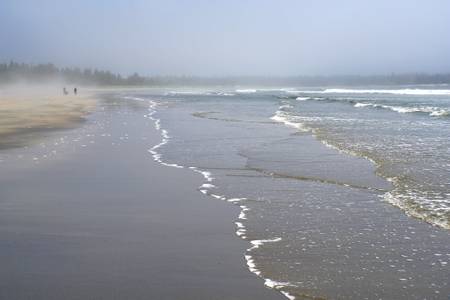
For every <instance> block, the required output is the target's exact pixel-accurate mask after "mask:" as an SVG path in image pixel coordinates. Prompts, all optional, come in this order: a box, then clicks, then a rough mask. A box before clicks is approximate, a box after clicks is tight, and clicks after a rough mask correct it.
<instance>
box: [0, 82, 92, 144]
mask: <svg viewBox="0 0 450 300" xmlns="http://www.w3.org/2000/svg"><path fill="white" fill-rule="evenodd" d="M61 91H62V90H61V89H60V88H59V87H42V86H40V87H34V88H33V87H28V88H22V87H13V88H5V87H3V88H0V149H4V148H13V147H22V146H25V145H30V144H32V143H35V142H36V141H38V140H39V139H40V138H42V136H43V135H44V133H45V132H48V131H55V130H61V129H69V128H75V127H77V126H79V125H80V123H82V122H83V121H84V120H85V117H86V115H87V114H88V113H89V112H90V111H92V110H93V109H94V107H95V99H94V97H93V95H92V94H90V93H87V92H83V93H81V94H78V95H77V96H75V95H73V94H72V95H67V96H64V95H62V92H61Z"/></svg>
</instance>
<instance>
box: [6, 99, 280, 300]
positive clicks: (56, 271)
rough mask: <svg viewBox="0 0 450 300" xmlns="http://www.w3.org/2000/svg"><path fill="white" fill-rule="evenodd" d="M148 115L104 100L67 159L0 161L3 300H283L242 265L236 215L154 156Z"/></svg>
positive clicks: (155, 138)
mask: <svg viewBox="0 0 450 300" xmlns="http://www.w3.org/2000/svg"><path fill="white" fill-rule="evenodd" d="M117 108H118V109H117ZM146 112H147V111H146V106H144V105H143V104H129V105H125V104H118V103H109V104H107V105H106V109H105V110H104V111H102V110H101V109H99V112H98V113H94V114H92V115H91V116H90V117H89V118H88V122H87V123H88V124H86V125H85V126H90V127H89V128H90V129H89V130H88V131H87V132H83V134H84V135H85V136H87V138H86V139H87V140H89V141H90V143H86V145H81V142H78V144H77V142H73V145H72V144H71V145H70V147H66V148H67V149H71V152H70V153H71V154H70V155H67V156H66V157H64V158H63V159H57V160H52V159H47V160H44V161H42V162H40V163H38V164H37V163H35V162H32V161H31V160H27V159H22V160H20V161H18V162H16V163H11V164H8V161H5V162H3V163H2V165H0V167H1V169H0V266H1V268H0V299H2V300H3V299H5V300H21V299H33V300H35V299H36V300H38V299H45V300H51V299H105V300H106V299H108V300H109V299H284V297H282V296H281V295H280V294H278V293H277V292H276V291H273V290H269V289H267V288H264V287H263V281H262V280H261V279H258V278H257V277H256V276H254V275H253V274H251V273H250V272H249V271H248V270H247V268H246V266H245V260H244V256H243V254H244V251H245V249H246V248H248V247H249V245H248V243H247V242H246V241H243V240H241V239H240V238H238V237H237V236H236V235H235V233H234V231H235V228H234V224H233V220H234V219H236V218H237V215H238V213H239V208H238V207H236V206H233V205H230V204H229V203H226V202H221V201H219V200H215V199H212V198H210V197H208V196H204V195H202V194H201V193H199V192H198V191H196V190H195V187H197V186H199V185H200V184H201V183H202V181H203V178H202V177H201V176H200V175H199V174H196V173H193V172H192V171H190V170H186V169H175V168H170V167H165V166H162V165H160V164H158V163H156V162H154V161H153V160H152V157H151V155H150V154H149V153H148V152H147V149H149V148H150V147H151V146H152V145H154V144H157V143H159V141H160V139H161V137H160V135H159V133H158V132H157V131H156V130H154V127H153V123H152V122H151V121H150V120H149V119H146V118H144V117H143V115H144V114H145V113H146ZM77 130H80V129H75V130H74V131H77ZM71 134H74V133H73V132H72V133H71ZM108 134H111V136H109V135H108ZM102 135H103V136H102ZM67 140H71V138H67ZM50 145H52V143H51V142H49V143H48V147H50ZM5 151H9V150H3V151H1V152H3V153H0V154H4V152H5ZM33 151H34V148H30V149H28V150H27V151H26V152H29V155H30V157H31V156H32V155H33ZM25 158H26V154H25Z"/></svg>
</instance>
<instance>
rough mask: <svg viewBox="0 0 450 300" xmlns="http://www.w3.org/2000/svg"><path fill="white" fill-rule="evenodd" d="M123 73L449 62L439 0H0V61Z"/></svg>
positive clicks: (305, 70)
mask: <svg viewBox="0 0 450 300" xmlns="http://www.w3.org/2000/svg"><path fill="white" fill-rule="evenodd" d="M9 60H15V61H19V62H27V63H47V62H51V63H55V64H56V65H58V66H68V67H75V66H77V67H82V68H84V67H91V68H99V69H106V70H111V71H113V72H119V73H122V74H124V75H127V74H131V73H133V72H138V73H140V74H143V75H197V76H242V75H258V76H293V75H339V74H355V75H358V74H360V75H370V74H390V73H409V72H427V73H445V72H446V73H449V72H450V1H448V0H428V1H426V0H420V1H419V0H376V1H375V0H373V1H369V0H328V1H325V0H272V1H267V0H221V1H219V0H191V1H189V0H185V1H182V0H164V1H163V0H161V1H153V0H147V1H145V0H76V1H69V0H59V1H58V0H39V1H34V0H28V1H26V0H0V62H7V61H9Z"/></svg>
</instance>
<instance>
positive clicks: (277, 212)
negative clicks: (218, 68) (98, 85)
mask: <svg viewBox="0 0 450 300" xmlns="http://www.w3.org/2000/svg"><path fill="white" fill-rule="evenodd" d="M398 91H399V90H398V89H397V90H395V92H396V93H398ZM400 91H403V90H400ZM326 92H327V90H318V91H310V90H305V91H298V90H294V89H279V88H274V89H267V88H265V89H263V88H261V89H257V88H245V89H243V88H240V89H236V88H227V89H223V88H222V89H221V88H216V89H211V88H210V89H186V88H178V89H167V88H165V89H158V88H153V89H104V90H101V89H95V90H93V91H92V92H90V91H86V95H89V96H88V98H89V99H90V100H89V102H88V103H93V104H90V105H89V106H82V107H83V109H80V106H78V105H72V104H70V103H71V102H72V101H83V102H84V101H86V99H87V98H80V100H78V98H74V97H73V96H71V97H70V98H67V99H68V103H69V104H67V105H60V107H64V109H65V110H60V112H61V115H63V116H68V117H67V118H64V120H69V121H67V122H68V123H66V122H65V123H64V124H70V125H69V126H66V125H52V126H41V125H40V123H37V125H36V126H35V127H34V128H35V129H34V130H32V131H30V132H31V134H32V135H31V136H27V137H26V138H24V137H23V136H21V135H20V133H17V134H14V133H11V135H10V136H11V137H14V136H21V140H23V141H25V142H24V143H23V144H24V145H26V146H18V145H15V146H14V147H8V148H3V149H2V150H1V151H0V164H1V165H0V166H1V172H0V186H1V189H0V199H1V201H0V220H1V223H0V224H1V226H0V248H1V249H2V251H0V263H1V264H2V269H1V271H0V278H1V283H0V299H61V298H64V299H297V300H299V299H300V300H303V299H392V300H394V299H395V300H398V299H408V300H410V299H417V300H419V299H447V296H448V294H449V293H450V290H449V289H450V287H449V285H448V282H449V281H448V278H449V276H450V273H449V267H448V262H449V258H450V253H449V245H450V234H449V232H448V229H447V228H445V226H446V225H445V224H446V223H445V222H442V220H445V219H443V218H445V216H446V214H445V210H444V211H443V210H442V208H444V209H445V207H446V206H445V205H446V202H445V201H446V199H445V191H447V190H446V186H443V187H441V186H440V185H439V183H440V182H441V180H442V178H443V177H440V176H435V177H433V179H434V180H435V182H431V181H427V186H425V188H427V189H431V188H433V187H435V186H437V187H438V188H439V189H438V190H434V191H435V194H433V195H438V194H437V192H440V191H442V192H443V193H444V194H442V195H444V196H443V197H444V198H439V197H435V198H427V199H423V198H418V201H422V202H424V203H425V204H428V205H427V206H423V209H422V211H420V212H421V213H422V215H415V213H418V212H416V210H415V209H416V206H411V207H409V206H408V207H403V206H402V205H395V203H394V202H393V201H390V200H391V199H389V198H387V195H388V196H392V197H394V196H396V195H397V194H400V193H401V192H402V191H403V189H401V188H402V185H401V184H404V182H406V183H407V184H411V182H413V181H412V180H411V179H408V178H406V179H408V181H407V180H406V179H404V177H401V178H403V181H399V182H395V181H394V180H389V178H390V177H388V176H386V175H385V174H389V175H390V176H393V178H394V175H396V174H397V173H398V174H400V175H401V174H402V173H401V172H403V170H404V169H405V170H408V171H409V174H410V175H411V178H414V177H413V176H414V175H415V174H416V173H414V172H413V171H414V170H416V169H417V165H416V164H417V163H418V162H420V163H421V164H422V161H418V160H417V159H416V160H413V159H410V160H409V161H411V163H410V164H406V163H405V162H404V161H401V163H402V164H399V165H394V163H398V161H399V160H398V159H395V160H394V159H392V160H388V159H387V158H396V157H399V156H400V157H401V156H405V154H403V153H402V152H401V151H403V150H404V149H414V150H415V151H409V150H408V152H406V153H407V154H408V155H415V154H417V153H418V154H419V157H420V155H421V152H420V151H422V150H421V149H422V148H420V147H421V145H422V144H417V145H414V144H412V143H411V142H410V143H409V145H410V146H409V147H410V148H406V147H404V146H402V145H403V144H406V142H407V141H406V140H405V139H406V138H405V139H398V138H397V136H393V137H392V135H393V134H397V133H398V132H400V133H402V132H401V131H400V130H399V129H398V128H402V127H400V126H399V124H400V125H402V124H406V125H407V127H405V129H403V128H402V130H412V129H415V128H416V127H415V124H416V123H417V124H419V125H420V126H424V125H423V124H428V125H427V127H426V128H427V131H426V133H427V134H428V133H429V132H431V131H432V130H436V132H438V133H439V132H441V131H442V128H444V127H443V126H446V125H445V124H447V122H448V120H447V119H446V116H442V117H439V118H435V116H431V115H430V113H432V112H419V113H417V112H414V113H411V115H408V114H403V113H399V112H398V111H393V110H392V109H386V108H382V109H379V108H377V107H372V106H369V104H368V103H371V104H372V103H374V104H373V106H374V105H384V106H386V107H387V106H388V104H389V105H391V106H392V107H395V108H397V107H399V106H400V104H401V105H403V106H402V107H401V108H402V109H405V107H406V108H408V107H409V106H412V105H415V102H414V101H416V100H415V99H414V98H413V99H411V98H408V97H410V95H407V96H401V97H404V98H401V99H400V100H401V101H403V102H401V101H400V100H399V99H397V98H395V99H391V98H390V97H391V96H389V95H390V94H389V91H386V90H383V92H382V93H384V94H383V95H382V96H377V97H378V98H380V99H381V100H376V99H373V97H372V96H364V95H363V96H361V95H359V96H358V101H359V102H351V101H354V100H353V99H352V98H351V96H349V95H346V96H345V97H342V96H341V95H340V94H339V93H340V91H338V93H337V94H338V95H337V96H336V95H334V94H336V91H335V90H333V91H332V94H333V95H332V96H327V97H324V96H320V94H321V93H326ZM419 92H421V93H427V91H426V90H425V91H424V90H420V91H419ZM350 93H356V92H354V91H353V92H350ZM364 93H366V94H368V93H367V91H364ZM407 93H410V92H409V91H407ZM428 93H429V92H428ZM433 93H435V92H433ZM441 93H443V92H441ZM370 95H371V94H370ZM386 95H388V96H386ZM58 97H59V96H58ZM332 97H335V98H336V99H334V98H332ZM364 97H367V100H366V99H365V98H364ZM383 97H384V98H383ZM405 97H406V98H405ZM438 97H441V96H440V95H439V96H438ZM342 98H343V99H345V100H342ZM348 98H350V100H348ZM58 99H59V100H58V101H61V100H62V99H60V98H58ZM69 99H70V100H69ZM92 101H94V102H92ZM369 101H371V102H369ZM375 101H384V102H381V103H382V104H379V103H380V102H375ZM392 101H397V102H398V103H399V104H397V102H395V105H396V106H393V104H391V102H392ZM399 101H400V102H399ZM429 101H434V102H433V103H444V104H440V105H446V102H439V101H441V99H440V98H439V99H437V100H434V98H432V99H431V100H429ZM59 103H60V102H59ZM358 103H359V104H358ZM361 103H363V105H362V104H361ZM357 104H358V105H357ZM364 105H365V106H364ZM391 106H389V107H391ZM43 107H45V105H44V106H43ZM86 107H89V109H87V108H86ZM427 107H428V106H427ZM361 109H363V111H361ZM439 109H440V111H443V110H445V109H447V108H446V106H443V107H441V108H439ZM397 110H399V109H397ZM410 110H411V109H410ZM69 111H70V112H69ZM436 111H437V110H436ZM66 112H67V113H66ZM80 112H83V113H81V114H80ZM74 114H76V115H77V117H76V118H75V119H76V120H78V121H77V122H75V123H72V122H71V121H70V120H74V118H72V116H74ZM330 115H331V116H330ZM356 116H358V117H356ZM44 119H45V118H44ZM58 120H59V118H58ZM384 120H386V121H384ZM394 121H396V123H395V122H394ZM400 121H401V122H403V123H400ZM328 122H340V123H338V124H336V123H331V125H329V124H328ZM383 122H384V123H383ZM391 123H392V124H394V125H395V126H398V127H396V128H395V130H391V131H389V130H388V131H382V130H380V129H376V130H375V131H367V132H368V134H367V136H366V135H364V134H365V131H363V129H364V130H369V129H373V128H376V126H378V125H377V124H381V125H380V126H387V125H386V124H391ZM53 124H60V123H53ZM355 124H357V126H355ZM406 125H405V126H406ZM419 125H418V126H419ZM435 127H436V129H434V128H435ZM55 128H57V130H55ZM384 128H386V127H384ZM354 129H358V130H359V131H358V132H357V133H354V132H353V131H350V130H354ZM444 131H445V130H444ZM414 133H415V134H417V133H416V132H414ZM411 136H412V135H411ZM388 138H389V139H388ZM433 138H435V140H433V143H434V144H433V145H435V147H434V148H435V149H441V148H442V147H441V148H439V145H442V144H441V143H442V142H445V140H443V139H440V138H439V136H437V135H433ZM366 139H367V140H366ZM387 139H388V140H389V141H390V142H389V143H386V144H383V141H384V140H387ZM397 140H398V141H397ZM349 141H351V142H349ZM370 142H377V143H375V144H370ZM396 142H397V144H395V143H396ZM399 142H402V143H403V144H402V145H400V144H398V143H399ZM430 145H431V144H430ZM356 146H358V147H359V148H357V147H356ZM351 147H353V148H351ZM383 147H390V148H388V149H389V150H390V151H391V149H396V151H398V153H399V154H397V152H393V151H391V152H389V153H390V156H389V157H386V159H385V160H379V159H378V157H377V156H375V155H374V154H373V153H375V154H377V153H382V152H380V151H384V150H385V149H386V148H383ZM414 147H415V148H414ZM434 148H433V149H434ZM426 149H430V147H427V148H426ZM369 150H370V151H372V152H373V153H372V152H370V151H369ZM358 151H359V152H358ZM376 151H378V152H376ZM427 153H428V152H427ZM436 153H437V152H436ZM396 155H398V156H396ZM381 156H382V155H381ZM424 157H425V158H426V159H428V160H427V161H426V162H427V163H428V162H441V161H446V159H447V158H446V157H445V155H444V156H442V155H441V156H439V157H435V158H433V156H424ZM409 161H408V162H409ZM421 164H418V165H419V166H420V165H421ZM405 166H406V167H407V168H406V167H405ZM433 166H434V165H433V164H431V163H428V169H427V170H426V171H427V172H430V174H440V173H439V172H440V171H441V169H440V168H436V169H433ZM388 171H389V173H388ZM395 172H397V173H395ZM427 174H428V173H427ZM400 175H398V176H399V178H400ZM419 175H421V176H422V173H420V174H419ZM444 179H445V178H444ZM414 182H418V180H416V181H414ZM421 187H422V186H418V187H415V188H417V189H418V188H421ZM425 192H427V190H425ZM407 195H409V194H407ZM395 199H397V200H398V199H400V200H402V199H403V198H395ZM408 199H409V198H408ZM400 200H398V201H400ZM425 200H426V201H428V202H425ZM408 203H409V202H405V203H402V204H405V205H406V204H408ZM437 204H439V205H440V206H438V205H437ZM427 209H428V210H427ZM430 209H431V213H433V214H431V213H430ZM433 209H434V210H433ZM433 222H434V223H433Z"/></svg>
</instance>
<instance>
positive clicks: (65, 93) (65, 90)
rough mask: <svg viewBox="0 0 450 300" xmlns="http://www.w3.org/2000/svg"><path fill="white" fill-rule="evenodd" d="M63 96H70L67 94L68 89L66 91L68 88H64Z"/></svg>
mask: <svg viewBox="0 0 450 300" xmlns="http://www.w3.org/2000/svg"><path fill="white" fill-rule="evenodd" d="M63 94H64V95H67V94H69V93H68V92H67V89H66V87H64V88H63Z"/></svg>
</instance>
